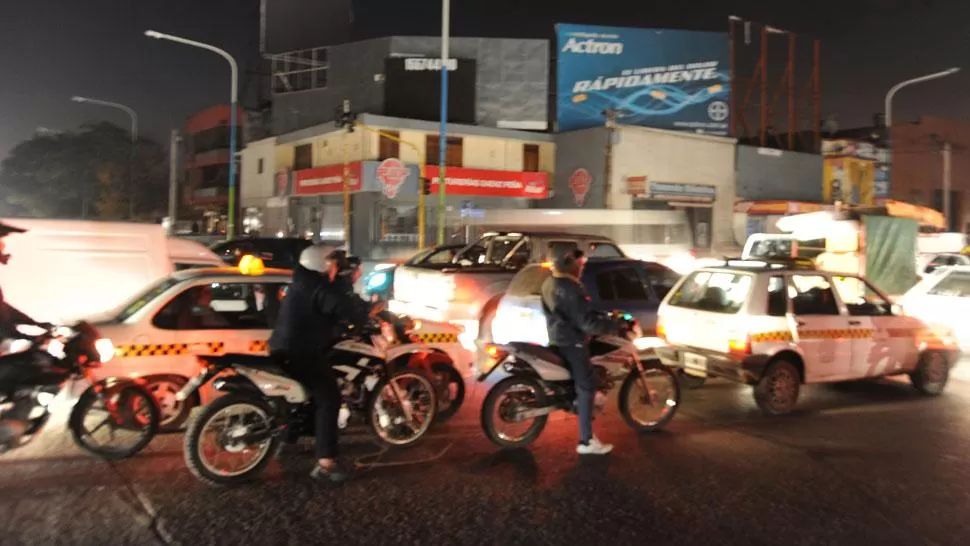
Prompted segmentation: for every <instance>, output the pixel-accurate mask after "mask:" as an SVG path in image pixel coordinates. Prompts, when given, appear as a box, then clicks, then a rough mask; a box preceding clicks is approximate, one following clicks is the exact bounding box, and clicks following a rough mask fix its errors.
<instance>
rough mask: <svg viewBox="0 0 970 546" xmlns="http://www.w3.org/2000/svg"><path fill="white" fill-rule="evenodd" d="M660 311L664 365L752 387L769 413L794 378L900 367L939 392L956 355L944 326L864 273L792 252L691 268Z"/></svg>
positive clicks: (889, 371) (924, 388)
mask: <svg viewBox="0 0 970 546" xmlns="http://www.w3.org/2000/svg"><path fill="white" fill-rule="evenodd" d="M658 314H659V319H658V324H657V333H658V335H659V336H660V337H662V338H664V339H665V340H666V342H667V346H663V347H659V348H658V349H657V353H658V355H659V356H660V358H661V360H662V361H663V362H664V363H665V364H667V365H669V366H678V367H680V368H682V369H683V370H684V371H685V372H686V373H689V374H692V375H696V376H698V377H699V378H704V377H708V376H716V377H723V378H726V379H729V380H732V381H736V382H740V383H745V384H748V385H752V386H754V398H755V402H756V403H757V404H758V407H759V408H761V410H762V411H763V412H765V413H766V414H770V415H779V414H784V413H788V412H790V411H792V409H794V407H795V404H796V402H797V400H798V394H799V390H800V388H801V385H802V384H811V383H831V382H838V381H849V380H856V379H867V378H875V377H883V376H890V375H902V374H907V375H909V377H910V379H911V381H912V383H913V385H914V386H915V387H916V389H917V390H919V391H920V392H922V393H924V394H928V395H936V394H940V393H941V392H942V391H943V389H944V387H945V386H946V383H947V380H948V378H949V371H950V367H951V366H952V365H953V364H954V363H955V362H956V360H957V359H958V357H959V354H960V351H959V347H958V346H957V344H956V340H955V339H954V337H953V335H952V333H951V332H949V331H947V330H944V329H939V328H935V327H933V326H931V325H928V324H927V323H925V322H923V321H922V320H920V319H918V318H916V317H912V316H906V315H904V314H903V313H902V310H901V309H900V308H899V306H895V305H893V303H892V302H891V301H890V300H889V298H887V297H886V296H885V294H883V293H882V292H881V291H880V290H879V289H877V288H876V287H875V286H873V285H872V284H871V283H869V282H868V281H867V280H866V279H864V278H862V277H859V276H856V275H849V274H838V273H831V272H828V271H820V270H817V269H814V268H813V267H806V266H804V265H799V264H798V263H797V262H794V261H790V260H784V261H769V260H764V261H754V260H726V261H724V262H723V263H722V265H720V266H717V267H706V268H703V269H699V270H697V271H694V272H693V273H691V274H689V275H687V276H686V277H684V278H683V279H682V280H681V281H680V282H679V283H678V284H677V285H676V286H675V287H674V289H673V290H672V291H671V292H670V294H668V296H667V298H666V299H665V300H664V302H663V304H662V305H661V306H660V310H659V313H658Z"/></svg>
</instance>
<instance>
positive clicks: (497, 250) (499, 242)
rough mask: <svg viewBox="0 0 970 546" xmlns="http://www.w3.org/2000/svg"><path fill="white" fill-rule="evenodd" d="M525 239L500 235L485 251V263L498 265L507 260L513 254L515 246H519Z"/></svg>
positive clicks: (518, 236) (517, 236) (519, 236)
mask: <svg viewBox="0 0 970 546" xmlns="http://www.w3.org/2000/svg"><path fill="white" fill-rule="evenodd" d="M522 239H524V237H523V236H522V235H500V236H498V237H495V238H494V239H492V241H491V243H490V244H489V245H488V247H487V248H488V250H486V251H485V259H484V262H483V263H486V264H490V265H498V264H501V263H502V262H504V261H505V258H506V257H507V256H508V255H509V253H510V252H512V249H513V248H515V245H517V244H519V242H520V241H522Z"/></svg>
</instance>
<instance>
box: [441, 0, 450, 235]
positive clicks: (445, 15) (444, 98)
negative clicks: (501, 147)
mask: <svg viewBox="0 0 970 546" xmlns="http://www.w3.org/2000/svg"><path fill="white" fill-rule="evenodd" d="M450 34H451V0H441V128H440V129H439V130H438V244H439V245H443V244H445V203H446V200H445V196H446V195H447V190H446V188H445V154H446V152H447V151H448V136H447V134H446V133H447V124H448V38H449V35H450Z"/></svg>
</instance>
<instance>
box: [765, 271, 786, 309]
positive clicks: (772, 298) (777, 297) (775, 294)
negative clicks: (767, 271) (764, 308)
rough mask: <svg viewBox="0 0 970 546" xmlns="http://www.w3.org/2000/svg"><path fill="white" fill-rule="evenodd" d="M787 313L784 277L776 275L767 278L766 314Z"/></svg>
mask: <svg viewBox="0 0 970 546" xmlns="http://www.w3.org/2000/svg"><path fill="white" fill-rule="evenodd" d="M787 314H788V289H787V287H786V286H785V277H782V276H780V275H776V276H773V277H771V278H770V279H768V316H769V317H783V316H785V315H787Z"/></svg>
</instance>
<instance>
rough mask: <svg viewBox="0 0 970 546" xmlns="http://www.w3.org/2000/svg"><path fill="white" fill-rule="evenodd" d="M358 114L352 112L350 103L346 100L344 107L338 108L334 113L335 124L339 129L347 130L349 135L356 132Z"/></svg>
mask: <svg viewBox="0 0 970 546" xmlns="http://www.w3.org/2000/svg"><path fill="white" fill-rule="evenodd" d="M356 122H357V113H356V112H351V111H350V101H349V100H344V103H343V106H338V107H337V108H336V109H335V112H334V120H333V124H334V125H335V126H336V127H338V128H346V129H347V132H348V133H353V132H354V124H356Z"/></svg>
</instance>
